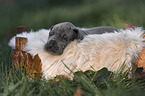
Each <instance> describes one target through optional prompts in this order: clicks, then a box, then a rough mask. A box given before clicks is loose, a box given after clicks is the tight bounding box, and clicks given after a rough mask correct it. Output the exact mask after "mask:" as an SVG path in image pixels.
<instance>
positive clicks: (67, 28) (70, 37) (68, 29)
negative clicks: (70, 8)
mask: <svg viewBox="0 0 145 96" xmlns="http://www.w3.org/2000/svg"><path fill="white" fill-rule="evenodd" d="M114 30H115V31H117V30H118V29H116V28H114V27H109V26H100V27H94V28H78V27H75V26H74V25H73V24H72V23H70V22H63V23H59V24H56V25H55V26H53V27H52V28H50V33H49V37H48V41H47V43H46V44H45V47H44V49H45V50H46V51H47V52H48V53H50V54H52V55H61V54H62V53H63V51H64V49H65V48H66V46H67V45H68V44H70V43H71V42H72V41H74V40H78V41H79V40H82V39H83V38H84V37H85V36H86V35H88V34H102V33H105V32H113V31H114Z"/></svg>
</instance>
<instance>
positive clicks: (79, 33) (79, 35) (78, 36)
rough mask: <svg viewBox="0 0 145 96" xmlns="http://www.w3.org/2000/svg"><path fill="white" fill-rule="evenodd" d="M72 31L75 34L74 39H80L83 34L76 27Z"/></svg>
mask: <svg viewBox="0 0 145 96" xmlns="http://www.w3.org/2000/svg"><path fill="white" fill-rule="evenodd" d="M73 31H74V32H75V34H76V39H77V40H82V39H83V38H84V35H83V34H82V32H81V31H79V30H78V29H73Z"/></svg>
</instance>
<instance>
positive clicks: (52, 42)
mask: <svg viewBox="0 0 145 96" xmlns="http://www.w3.org/2000/svg"><path fill="white" fill-rule="evenodd" d="M56 43H57V42H56V41H55V40H51V41H50V42H49V43H48V47H49V48H52V47H54V46H56Z"/></svg>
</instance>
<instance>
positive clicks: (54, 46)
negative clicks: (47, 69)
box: [44, 25, 78, 55]
mask: <svg viewBox="0 0 145 96" xmlns="http://www.w3.org/2000/svg"><path fill="white" fill-rule="evenodd" d="M77 38H78V30H77V29H74V28H73V27H71V26H63V25H61V26H60V25H57V26H54V27H52V28H51V29H50V33H49V37H48V41H47V43H46V44H45V46H44V49H45V50H46V51H47V52H48V53H50V54H52V55H61V54H62V53H63V51H64V49H65V48H66V46H67V45H68V44H69V43H70V42H72V41H74V40H75V39H77Z"/></svg>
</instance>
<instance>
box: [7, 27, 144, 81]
mask: <svg viewBox="0 0 145 96" xmlns="http://www.w3.org/2000/svg"><path fill="white" fill-rule="evenodd" d="M143 33H144V31H143V29H142V28H141V27H137V28H135V29H127V30H123V29H122V30H120V32H113V33H104V34H102V35H88V36H86V37H85V38H84V39H83V40H82V41H80V42H78V41H73V42H72V43H71V44H69V45H68V46H67V47H66V49H65V50H64V53H63V54H62V55H60V56H53V55H51V54H49V53H47V52H46V51H45V50H44V44H45V43H46V42H47V38H48V35H49V30H45V29H42V30H39V31H37V32H32V31H31V32H30V33H27V32H24V33H22V34H17V35H16V36H15V37H26V38H28V43H27V44H26V46H25V48H24V51H27V52H28V53H30V54H32V55H33V56H34V55H36V54H39V56H40V58H41V61H42V73H43V76H44V77H45V78H46V79H50V78H53V77H55V76H56V75H66V76H68V77H70V78H71V75H72V73H71V72H70V70H72V71H73V72H75V71H79V70H82V71H86V70H93V69H95V70H99V69H101V68H103V67H107V68H108V70H109V71H113V72H117V70H118V69H119V68H120V67H121V66H122V64H123V62H124V61H125V65H126V66H125V70H127V69H128V68H132V64H131V62H132V60H133V59H134V58H136V57H138V53H139V52H140V51H141V50H142V49H143V47H144V46H145V44H144V42H143V41H144V39H143V36H142V35H143ZM15 37H13V38H12V39H11V40H10V42H9V46H11V47H12V48H13V49H14V48H15ZM62 61H63V62H64V63H65V64H66V66H67V67H68V68H69V69H70V70H68V68H66V66H65V65H64V64H63V62H62ZM92 67H93V68H92Z"/></svg>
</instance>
